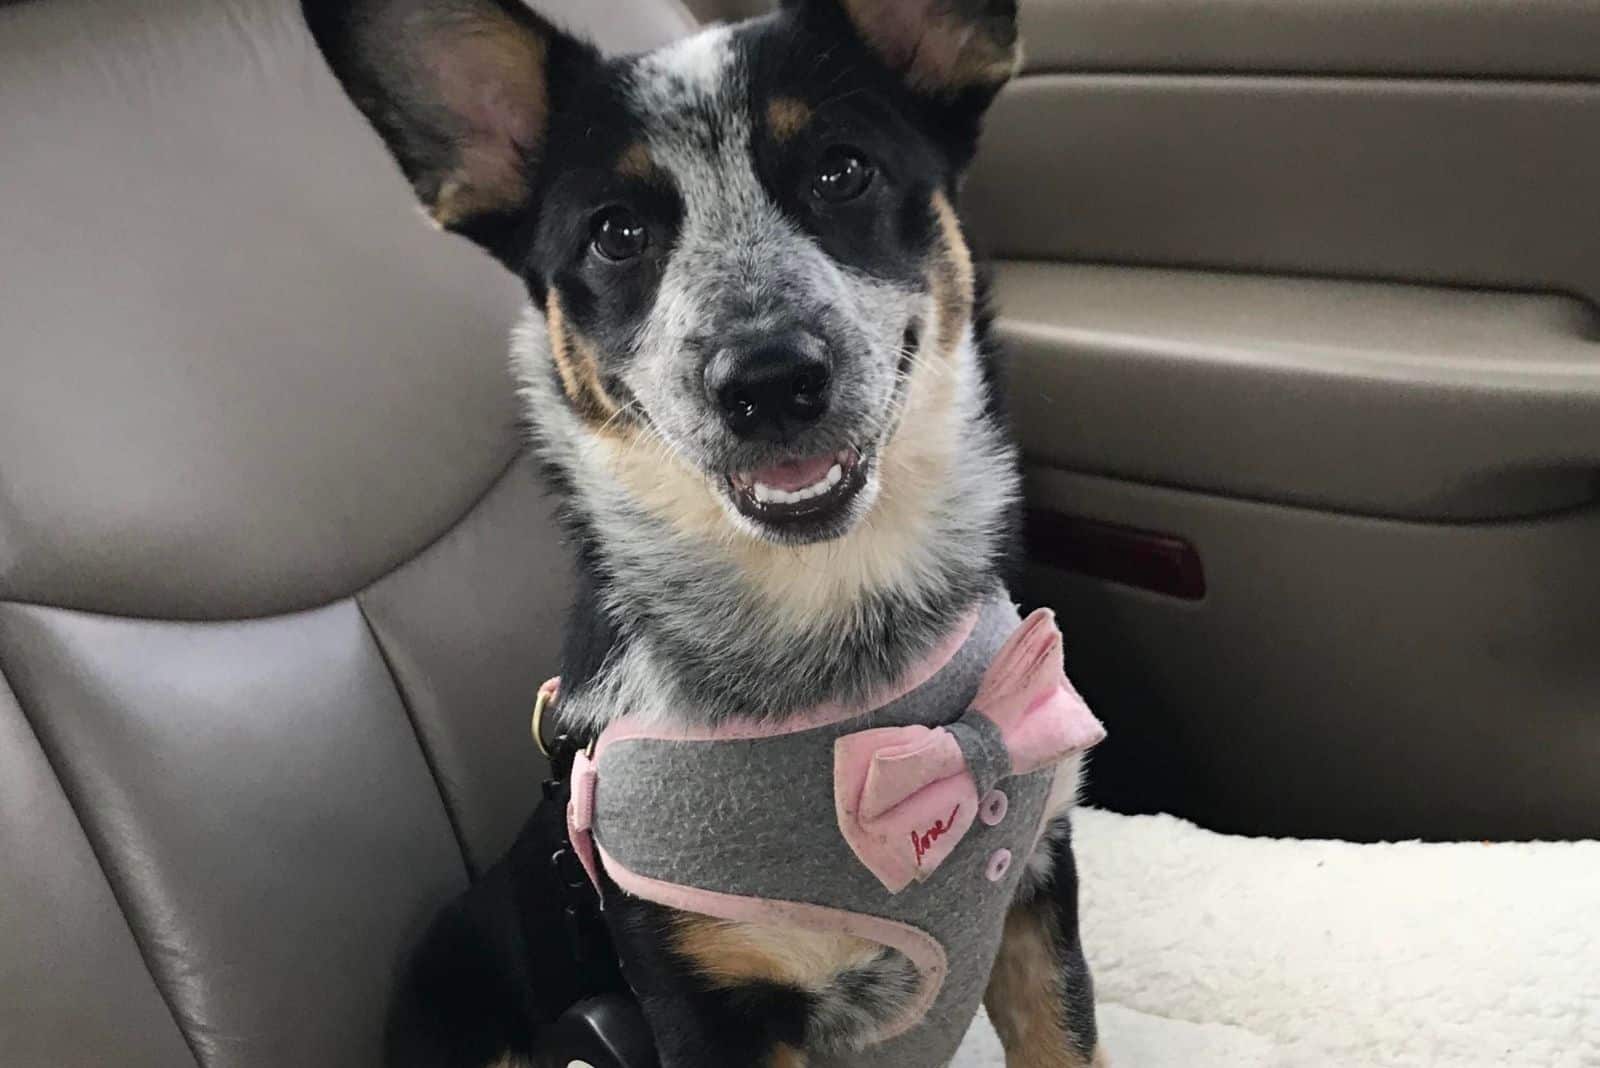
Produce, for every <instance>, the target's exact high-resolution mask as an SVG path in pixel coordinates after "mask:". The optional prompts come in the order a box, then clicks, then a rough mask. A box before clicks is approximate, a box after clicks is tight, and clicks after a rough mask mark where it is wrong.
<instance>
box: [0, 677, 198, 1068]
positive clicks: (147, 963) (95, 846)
mask: <svg viewBox="0 0 1600 1068" xmlns="http://www.w3.org/2000/svg"><path fill="white" fill-rule="evenodd" d="M0 684H4V685H5V686H6V688H7V689H8V690H10V692H11V696H12V698H13V699H14V700H15V701H16V703H17V708H18V709H20V710H21V712H22V721H23V724H24V725H25V726H26V727H27V728H28V731H29V733H31V734H32V735H33V738H34V741H36V742H37V743H38V744H39V751H40V752H42V753H43V754H44V759H45V764H46V766H48V767H49V769H50V774H51V775H52V776H53V777H54V778H55V781H56V785H57V786H58V787H59V788H60V789H61V796H62V797H64V798H65V799H66V802H67V807H68V808H69V809H70V810H71V811H72V818H73V819H74V820H75V821H76V822H77V824H78V830H79V831H80V832H81V833H82V834H83V837H84V841H85V842H86V843H87V844H88V846H89V855H90V856H92V857H94V862H95V864H96V865H97V866H98V867H99V869H100V875H101V877H102V878H103V879H105V882H106V888H107V889H108V890H109V891H110V893H111V900H112V901H113V902H114V903H115V904H116V906H117V911H118V912H119V913H121V914H122V922H123V924H124V925H126V927H127V929H128V936H129V937H130V938H132V939H133V946H134V949H135V950H136V951H137V952H138V954H139V960H140V962H141V963H142V964H143V965H144V970H145V973H146V974H147V975H149V976H150V985H151V986H153V987H154V988H155V991H156V995H157V996H158V997H160V998H161V1001H162V1003H163V1004H164V1005H166V1007H167V1012H168V1014H169V1015H170V1016H171V1017H172V1024H173V1026H174V1027H176V1028H177V1029H178V1034H179V1035H180V1036H182V1038H183V1044H184V1045H185V1046H188V1047H189V1055H190V1056H192V1057H193V1058H194V1062H195V1064H196V1065H197V1066H199V1068H205V1066H206V1065H208V1064H209V1063H210V1062H209V1061H208V1060H207V1059H206V1058H205V1057H203V1056H201V1052H200V1045H199V1043H198V1041H197V1040H196V1039H195V1037H194V1036H193V1035H191V1034H190V1033H189V1028H188V1027H187V1026H185V1025H184V1020H183V1015H182V1013H180V1012H179V1011H178V1006H177V1003H176V1002H175V1001H174V1000H173V997H172V993H171V991H170V990H169V989H168V986H167V984H166V983H164V982H162V979H161V976H160V975H159V974H158V972H157V969H156V967H155V964H154V962H153V960H152V957H151V953H150V950H149V948H148V946H147V945H146V944H145V939H144V937H143V936H142V935H141V934H140V931H139V928H138V926H137V925H136V924H135V923H134V922H133V912H132V910H130V908H129V905H128V902H127V900H126V898H125V894H124V891H123V888H122V886H121V885H120V880H119V879H118V878H117V876H116V875H115V874H114V872H113V868H112V866H111V865H108V864H107V863H106V860H105V853H106V852H107V850H106V849H105V848H104V845H103V843H101V842H100V841H98V840H97V838H98V836H97V835H96V833H95V831H94V830H93V829H92V826H91V824H90V823H89V822H87V821H86V820H84V818H83V812H82V811H81V809H80V808H79V804H78V798H77V797H76V796H74V794H73V792H72V790H71V789H70V788H69V787H68V781H67V778H65V777H63V776H62V774H61V770H60V764H59V761H58V760H57V759H56V755H55V753H54V752H52V746H51V744H50V741H49V732H47V731H41V730H39V728H38V726H37V725H36V724H35V723H34V718H33V717H32V716H31V715H29V713H28V701H27V700H26V699H25V698H24V696H23V694H22V692H21V691H19V690H18V689H17V687H15V686H12V685H10V683H9V682H8V681H7V679H6V674H5V665H4V663H0Z"/></svg>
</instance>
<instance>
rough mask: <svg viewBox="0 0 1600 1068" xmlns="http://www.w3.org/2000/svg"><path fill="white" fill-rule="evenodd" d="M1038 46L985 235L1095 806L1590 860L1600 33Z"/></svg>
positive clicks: (1343, 9)
mask: <svg viewBox="0 0 1600 1068" xmlns="http://www.w3.org/2000/svg"><path fill="white" fill-rule="evenodd" d="M1023 13H1024V29H1025V36H1026V39H1027V42H1028V55H1029V60H1028V64H1027V68H1026V70H1025V72H1024V74H1023V75H1022V77H1020V78H1019V79H1018V80H1017V81H1016V82H1015V83H1014V84H1013V85H1012V86H1011V87H1010V88H1008V89H1007V90H1006V91H1005V93H1004V94H1003V95H1002V97H1001V100H1000V101H999V103H998V105H997V107H996V109H995V111H994V112H993V115H992V118H991V121H990V124H989V128H988V135H987V138H986V142H985V146H984V151H983V153H982V155H981V157H980V160H979V163H978V166H977V168H976V171H975V173H974V175H973V177H972V180H971V182H970V184H969V187H968V189H967V191H966V196H965V204H966V207H967V212H968V216H969V219H970V220H971V222H972V225H973V229H974V231H975V234H976V236H977V238H978V241H979V244H980V248H981V249H982V250H983V251H985V252H986V253H988V254H989V255H991V256H993V257H995V258H997V260H998V263H997V265H996V268H995V271H994V299H995V304H996V309H997V315H998V324H999V329H1000V333H1001V335H1002V337H1003V338H1004V339H1005V341H1006V342H1007V348H1008V350H1009V352H1010V354H1011V366H1010V374H1009V381H1010V393H1011V398H1012V408H1013V415H1014V418H1015V422H1016V424H1017V428H1018V433H1019V436H1020V438H1021V441H1022V443H1023V446H1024V450H1025V454H1026V457H1027V463H1028V507H1029V510H1030V514H1031V516H1032V521H1031V527H1030V539H1029V545H1030V552H1031V557H1032V563H1031V565H1030V568H1029V572H1028V579H1027V582H1026V583H1025V586H1024V592H1025V594H1026V596H1027V598H1028V599H1029V600H1030V601H1036V602H1039V603H1049V604H1052V605H1054V606H1056V608H1057V609H1058V611H1060V612H1061V613H1062V615H1063V618H1064V620H1065V624H1066V626H1065V629H1066V631H1067V633H1068V634H1069V636H1070V637H1069V650H1068V653H1069V661H1070V666H1071V670H1072V672H1073V674H1074V677H1075V679H1076V680H1077V681H1078V682H1079V684H1080V686H1081V687H1082V688H1083V689H1084V691H1085V693H1086V694H1087V695H1088V696H1089V697H1090V699H1091V701H1092V702H1093V703H1094V704H1095V705H1096V707H1097V708H1098V709H1099V710H1100V711H1101V713H1102V714H1103V716H1104V718H1105V719H1106V721H1107V724H1108V726H1109V727H1110V729H1111V738H1110V740H1109V741H1108V742H1107V743H1105V745H1104V746H1102V748H1101V750H1100V751H1099V752H1098V753H1097V755H1096V758H1095V760H1094V761H1093V768H1092V772H1091V775H1090V787H1089V797H1090V799H1091V800H1094V801H1098V802H1100V803H1104V804H1108V805H1112V806H1114V807H1117V808H1121V809H1124V810H1130V811H1161V810H1164V811H1173V812H1177V813H1179V814H1182V815H1185V816H1189V817H1192V818H1195V819H1199V820H1201V821H1202V822H1205V823H1207V824H1209V825H1211V826H1213V827H1217V828H1219V829H1224V830H1230V831H1246V832H1258V833H1272V834H1294V835H1328V836H1339V837H1346V838H1354V839H1376V838H1393V837H1425V838H1461V837H1486V838H1487V837H1506V838H1529V837H1571V836H1585V835H1587V836H1592V835H1594V834H1596V833H1600V776H1596V775H1595V774H1594V773H1593V769H1594V768H1595V767H1600V577H1597V576H1600V567H1597V566H1595V564H1594V562H1593V559H1594V557H1595V555H1596V550H1597V549H1600V504H1597V496H1600V494H1597V489H1600V477H1597V472H1600V418H1597V417H1600V407H1597V402H1600V316H1597V314H1596V311H1595V307H1596V302H1597V301H1600V241H1596V240H1595V239H1594V237H1593V235H1594V234H1596V233H1597V232H1600V197H1596V196H1595V195H1594V190H1596V189H1600V84H1597V83H1596V81H1595V79H1596V76H1597V75H1600V48H1597V47H1596V41H1597V40H1600V36H1597V35H1600V4H1595V3H1592V2H1582V3H1579V2H1546V0H1531V2H1526V3H1523V2H1517V3H1511V2H1493V0H1491V2H1470V3H1463V2H1444V0H1383V2H1381V3H1378V2H1373V0H1318V2H1305V0H1204V2H1202V0H1025V2H1024V4H1023ZM1084 531H1089V532H1090V533H1089V534H1088V535H1085V534H1084ZM1107 532H1110V533H1107ZM1118 532H1121V533H1118ZM1086 536H1087V537H1089V538H1091V539H1092V543H1090V544H1085V543H1083V539H1084V538H1085V537H1086ZM1152 546H1157V548H1155V549H1153V548H1152ZM1160 546H1166V547H1168V548H1167V549H1165V550H1163V549H1160V548H1159V547H1160ZM1174 546H1176V547H1181V548H1179V549H1174V548H1172V547H1174ZM1119 551H1120V552H1122V553H1123V554H1124V558H1123V559H1120V560H1119V559H1116V554H1117V553H1118V552H1119ZM1184 552H1192V554H1193V563H1192V567H1193V568H1194V569H1195V570H1196V571H1197V572H1198V573H1200V574H1203V582H1202V583H1200V584H1198V585H1197V586H1196V585H1190V586H1185V585H1184V584H1183V583H1182V582H1179V583H1177V584H1176V585H1173V584H1172V582H1171V581H1170V580H1171V579H1172V578H1173V575H1174V574H1177V573H1176V572H1174V571H1173V570H1172V568H1173V567H1174V566H1176V565H1175V564H1174V563H1173V561H1175V560H1183V559H1185V557H1184V556H1183V553H1184ZM1162 553H1166V555H1162ZM1174 553H1176V554H1177V555H1173V554H1174ZM1152 554H1154V558H1155V559H1156V562H1157V566H1154V567H1152V566H1150V560H1151V557H1152ZM1185 566H1191V565H1185ZM1150 579H1153V580H1154V581H1147V580H1150ZM1152 587H1154V588H1162V587H1165V588H1166V589H1167V592H1166V593H1159V592H1156V591H1155V589H1154V588H1152ZM1186 589H1187V590H1191V591H1192V590H1193V589H1203V591H1204V592H1203V595H1202V596H1199V597H1194V596H1186V595H1184V592H1185V590H1186Z"/></svg>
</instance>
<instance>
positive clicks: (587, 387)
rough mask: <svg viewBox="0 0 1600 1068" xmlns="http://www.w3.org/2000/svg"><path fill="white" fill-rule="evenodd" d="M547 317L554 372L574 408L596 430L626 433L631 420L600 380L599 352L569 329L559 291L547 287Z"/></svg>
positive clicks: (617, 433) (623, 434) (618, 433)
mask: <svg viewBox="0 0 1600 1068" xmlns="http://www.w3.org/2000/svg"><path fill="white" fill-rule="evenodd" d="M546 319H547V320H548V321H549V327H550V354H551V357H552V358H553V359H554V360H555V364H556V374H557V375H559V376H560V378H561V388H562V389H563V390H564V391H565V392H566V394H567V398H568V399H569V400H570V401H572V407H573V408H574V410H576V411H577V413H578V415H580V416H581V417H582V418H583V419H584V420H586V421H587V422H589V423H591V424H593V425H594V426H595V427H596V428H597V431H598V432H603V433H606V434H613V435H621V436H624V437H626V436H628V435H627V431H628V430H629V429H630V428H631V425H632V424H631V422H630V421H629V420H628V419H626V417H625V416H624V413H623V412H622V410H621V407H620V406H619V405H618V404H617V402H616V401H614V400H612V399H611V395H610V394H609V393H607V392H606V389H605V386H604V385H603V384H602V383H601V381H600V354H599V352H598V350H597V349H596V348H595V347H594V345H593V344H592V343H591V342H590V341H588V339H586V338H584V337H583V336H582V335H580V334H579V333H578V332H577V331H576V330H574V329H572V325H571V324H570V323H569V322H568V321H567V315H566V310H565V308H564V307H563V305H562V300H561V294H560V293H558V292H557V291H555V290H551V291H550V299H549V301H548V306H547V310H546Z"/></svg>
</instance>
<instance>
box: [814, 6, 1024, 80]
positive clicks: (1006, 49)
mask: <svg viewBox="0 0 1600 1068" xmlns="http://www.w3.org/2000/svg"><path fill="white" fill-rule="evenodd" d="M784 6H785V7H789V8H792V9H797V10H798V11H799V12H800V13H801V15H802V17H811V18H816V19H821V20H824V21H826V20H830V19H831V20H833V21H835V22H836V23H837V20H838V18H839V16H843V18H844V20H845V21H846V22H847V23H848V24H849V27H850V29H852V30H853V31H854V33H855V34H856V36H858V37H859V38H860V39H861V40H862V41H863V42H864V43H865V44H866V45H867V47H868V48H869V49H871V50H872V51H873V52H874V53H876V54H877V56H878V58H879V59H880V60H882V61H883V62H884V63H885V64H887V65H888V67H889V68H890V69H891V70H893V71H895V72H897V73H899V74H900V75H901V76H902V77H903V78H904V79H905V81H906V83H907V85H908V86H909V87H910V88H911V89H913V90H914V91H916V92H919V93H923V94H927V95H932V96H955V95H958V94H964V93H970V92H978V93H986V94H989V95H991V96H992V95H993V94H994V93H995V92H997V91H998V90H999V89H1000V88H1001V86H1003V85H1005V83H1006V82H1008V81H1010V79H1011V77H1012V75H1014V74H1015V73H1016V71H1017V67H1018V65H1019V63H1020V62H1021V58H1022V50H1021V45H1020V42H1019V40H1018V37H1017V0H784Z"/></svg>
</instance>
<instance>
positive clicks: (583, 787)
mask: <svg viewBox="0 0 1600 1068" xmlns="http://www.w3.org/2000/svg"><path fill="white" fill-rule="evenodd" d="M599 778H600V777H599V775H598V774H597V773H596V772H595V769H594V762H593V761H591V760H590V759H589V755H588V754H587V753H579V754H578V755H577V757H576V758H574V759H573V761H572V797H571V800H569V801H568V802H567V840H568V841H569V842H571V843H572V851H573V852H574V853H576V854H577V855H578V863H580V864H582V865H583V870H584V871H585V872H586V873H587V874H588V876H589V882H590V883H591V884H593V886H594V892H595V893H597V894H598V893H601V889H600V869H599V867H598V865H596V863H595V857H594V834H593V831H594V789H595V785H596V784H597V782H598V781H599Z"/></svg>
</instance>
